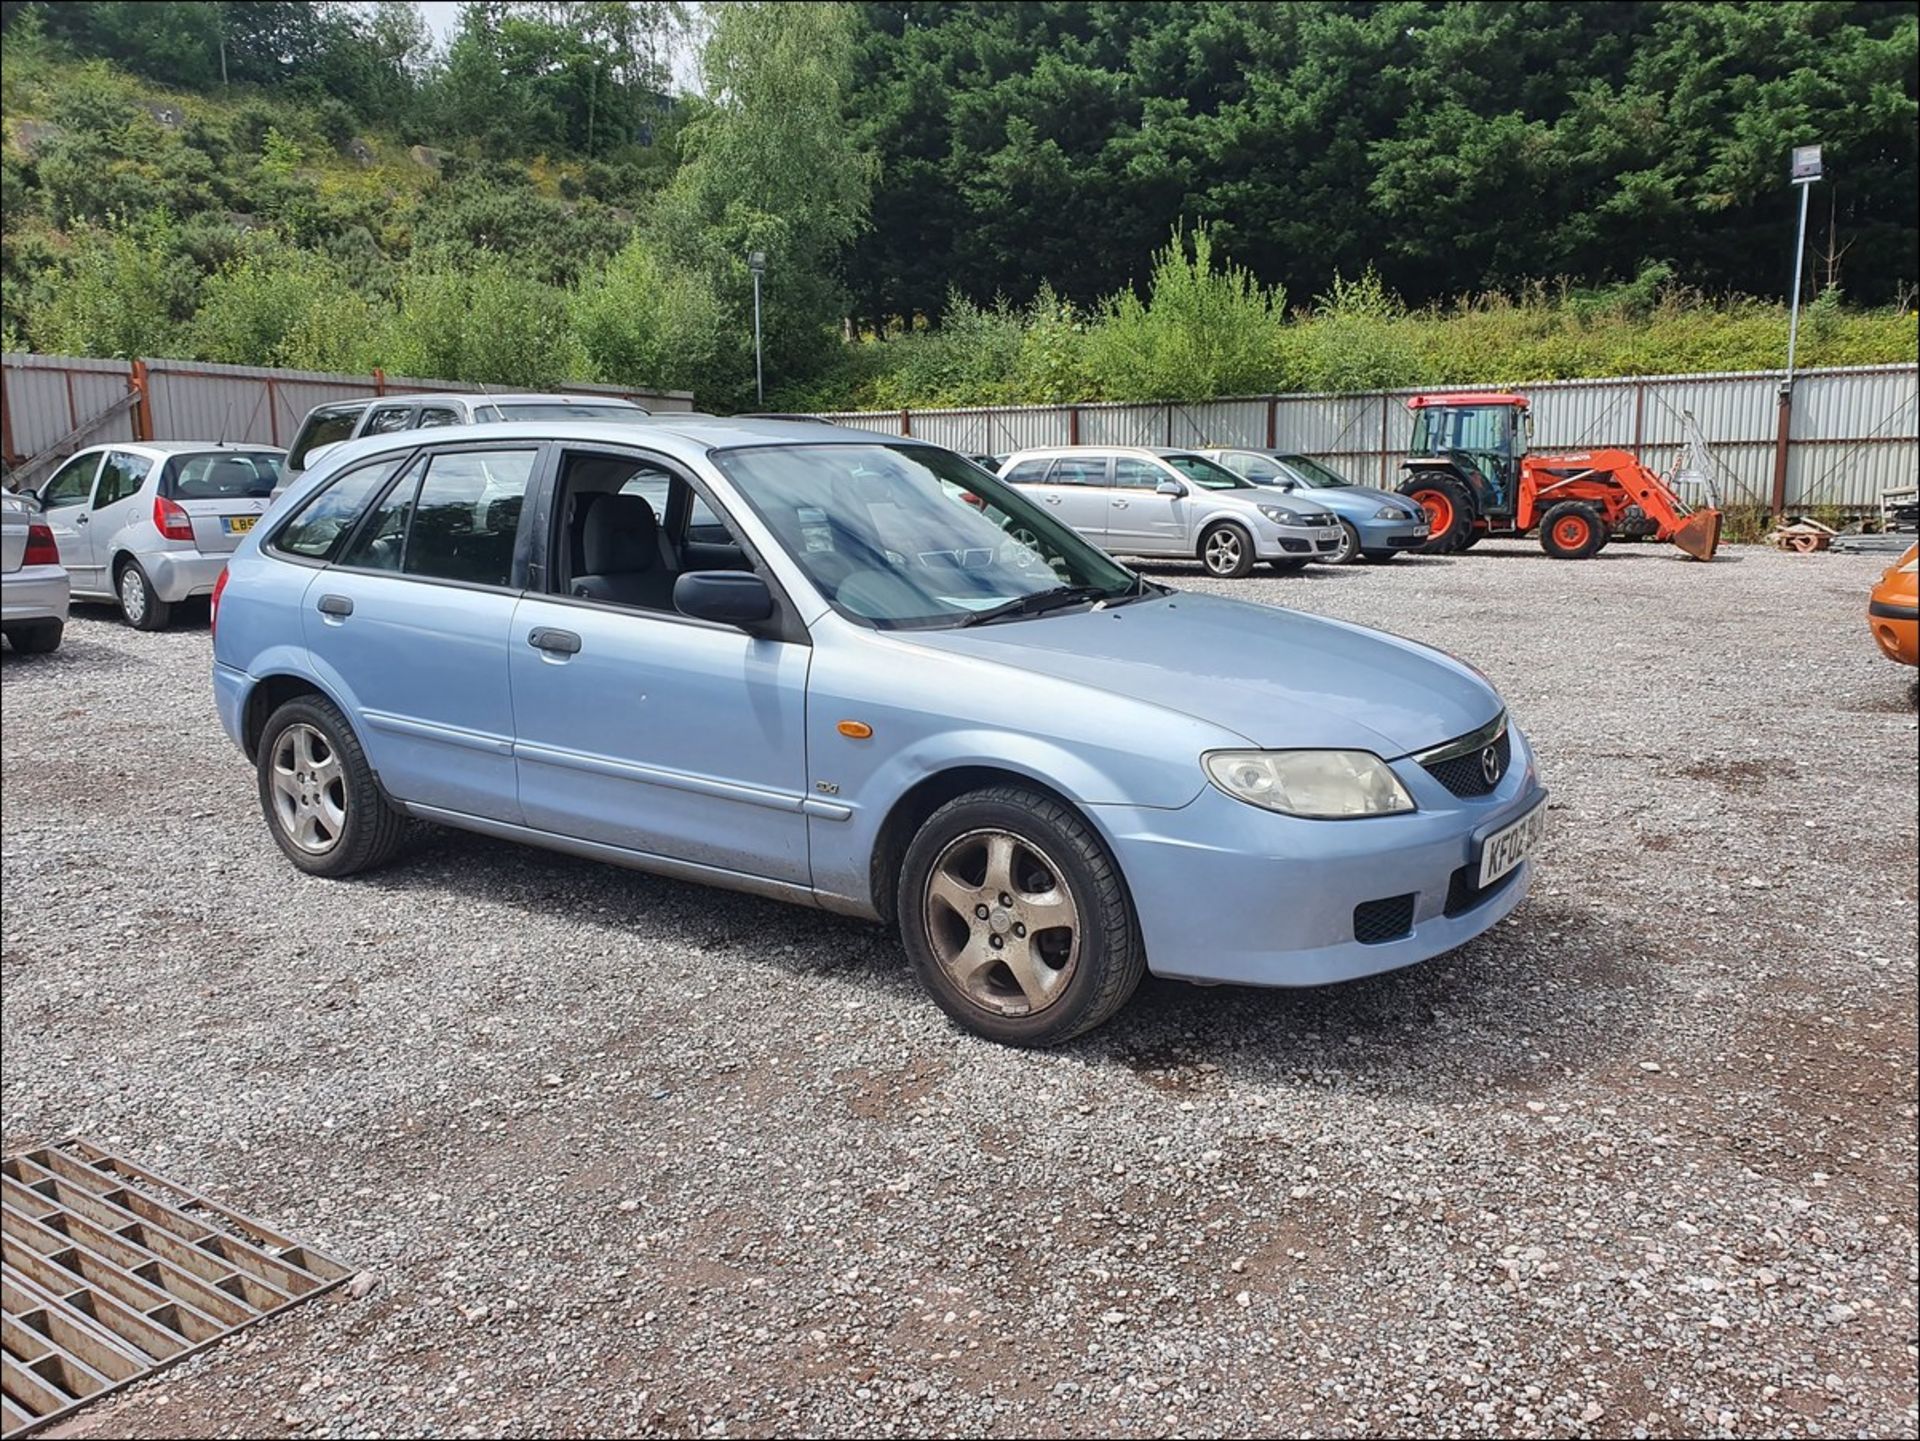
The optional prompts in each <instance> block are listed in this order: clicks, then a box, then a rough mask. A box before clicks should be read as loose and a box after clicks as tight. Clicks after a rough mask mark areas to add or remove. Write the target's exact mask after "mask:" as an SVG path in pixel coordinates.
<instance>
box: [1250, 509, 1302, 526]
mask: <svg viewBox="0 0 1920 1441" xmlns="http://www.w3.org/2000/svg"><path fill="white" fill-rule="evenodd" d="M1260 514H1262V515H1264V516H1265V517H1266V518H1267V519H1268V520H1270V521H1272V522H1273V523H1274V524H1275V525H1299V524H1301V520H1300V517H1299V515H1298V514H1296V513H1295V512H1294V511H1291V510H1283V509H1281V508H1280V507H1279V506H1277V505H1263V506H1261V507H1260Z"/></svg>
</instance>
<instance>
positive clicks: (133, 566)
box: [114, 560, 173, 630]
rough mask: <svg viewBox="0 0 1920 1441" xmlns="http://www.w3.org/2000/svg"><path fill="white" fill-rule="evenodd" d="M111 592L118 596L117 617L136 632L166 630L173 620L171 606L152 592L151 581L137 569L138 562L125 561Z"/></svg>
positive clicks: (138, 566) (144, 573)
mask: <svg viewBox="0 0 1920 1441" xmlns="http://www.w3.org/2000/svg"><path fill="white" fill-rule="evenodd" d="M114 589H115V590H116V591H117V592H119V595H120V614H121V615H123V616H125V617H126V618H127V624H128V625H130V626H132V627H133V628H134V629H135V630H165V629H166V628H167V622H168V621H169V620H171V619H172V618H173V607H172V606H171V605H169V604H167V602H165V601H164V600H162V599H160V597H159V596H157V595H155V594H154V593H153V582H152V581H150V580H148V579H147V573H146V572H145V571H144V570H142V569H140V562H139V561H137V560H128V561H124V562H122V564H121V566H120V576H119V579H118V580H117V581H116V582H115V584H114Z"/></svg>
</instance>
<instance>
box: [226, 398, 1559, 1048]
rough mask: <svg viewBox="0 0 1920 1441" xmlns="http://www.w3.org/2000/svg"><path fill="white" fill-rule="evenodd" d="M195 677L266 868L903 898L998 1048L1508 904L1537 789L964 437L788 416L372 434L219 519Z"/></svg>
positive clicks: (1453, 664)
mask: <svg viewBox="0 0 1920 1441" xmlns="http://www.w3.org/2000/svg"><path fill="white" fill-rule="evenodd" d="M214 619H215V634H214V667H213V682H214V692H215V695H216V698H217V700H218V703H219V709H220V715H221V719H222V722H223V723H224V725H225V727H226V729H227V732H228V733H229V734H230V735H231V736H232V737H233V739H234V740H235V741H236V742H237V743H238V744H239V745H240V746H241V747H243V748H244V750H245V751H246V753H247V755H248V757H249V758H251V759H252V761H253V762H254V765H255V767H256V769H257V772H258V781H259V795H260V804H261V809H262V810H263V811H264V813H265V816H266V822H267V826H268V828H269V830H270V831H271V832H272V834H273V837H274V839H275V841H276V842H278V844H279V846H280V848H281V850H282V851H284V852H285V854H286V856H287V858H288V859H289V860H290V861H291V862H292V863H293V864H294V865H295V866H296V867H298V868H299V869H300V870H302V871H304V872H307V873H309V874H311V875H318V876H345V875H350V874H353V873H355V872H358V871H363V870H367V869H369V868H370V867H373V866H377V865H379V864H381V863H382V862H384V861H386V860H388V859H389V858H391V857H392V856H393V855H394V853H395V851H396V849H397V847H398V845H399V842H400V840H401V837H402V834H403V831H404V829H405V827H406V825H407V822H408V821H409V819H417V820H426V821H433V822H438V823H441V824H444V825H449V826H457V827H460V828H463V829H466V830H471V831H478V832H481V833H482V834H486V835H491V836H498V837H501V838H504V839H508V840H515V841H524V842H528V843H530V844H534V845H541V846H548V847H552V848H554V849H557V850H562V851H567V852H570V853H572V854H575V855H579V856H586V857H591V858H593V859H596V860H602V861H610V862H613V863H615V864H619V865H626V866H633V867H637V868H640V869H642V870H647V871H653V872H657V873H660V874H664V875H669V876H674V877H680V878H684V879H686V880H690V881H700V882H705V883H708V884H711V885H719V886H729V887H733V888H736V889H740V890H746V891H752V892H756V893H758V894H762V895H768V896H775V897H779V898H781V899H784V900H790V901H795V902H798V903H800V904H803V905H810V906H820V907H825V908H826V909H829V910H833V911H839V912H843V913H845V914H848V915H854V916H861V917H866V918H868V919H870V920H882V921H888V922H892V923H895V924H897V925H898V926H899V929H900V936H901V941H902V943H903V945H904V948H905V950H906V953H907V955H908V957H909V959H910V960H911V962H912V964H913V966H914V968H915V970H916V971H917V972H918V974H919V976H920V978H921V980H922V981H923V982H924V983H925V985H926V987H927V989H928V990H929V991H930V992H931V993H932V994H933V996H934V999H935V1000H936V1001H938V1003H939V1004H940V1005H941V1006H942V1007H943V1008H945V1010H946V1011H947V1012H948V1013H949V1014H950V1015H951V1016H953V1017H954V1018H955V1019H956V1020H958V1021H959V1022H960V1023H961V1024H962V1025H964V1026H966V1027H968V1028H970V1029H972V1030H974V1031H976V1032H978V1033H980V1034H982V1035H985V1036H989V1037H992V1038H993V1039H995V1040H999V1041H1005V1042H1010V1043H1014V1044H1020V1045H1045V1044H1049V1043H1052V1042H1057V1041H1062V1040H1065V1039H1066V1038H1068V1037H1070V1036H1073V1035H1076V1034H1078V1033H1080V1032H1082V1031H1085V1030H1087V1029H1088V1028H1090V1027H1092V1026H1096V1025H1098V1024H1100V1023H1101V1022H1102V1021H1104V1020H1106V1019H1107V1018H1108V1017H1109V1016H1111V1015H1113V1013H1114V1012H1115V1011H1116V1010H1118V1009H1119V1008H1120V1007H1121V1006H1122V1005H1123V1004H1124V1003H1125V1002H1126V1000H1127V998H1128V996H1129V995H1130V994H1131V993H1132V992H1133V990H1134V988H1135V986H1136V985H1137V984H1138V983H1139V981H1140V978H1141V976H1142V974H1143V973H1144V972H1146V971H1148V970H1151V971H1153V972H1154V973H1155V974H1157V975H1164V976H1174V977H1182V978H1186V979H1189V980H1195V981H1209V982H1214V981H1225V982H1234V983H1239V984H1247V985H1269V986H1299V985H1317V984H1321V983H1324V982H1330V981H1340V980H1345V979H1348V978H1351V977H1355V976H1362V975H1367V974H1370V973H1373V972H1377V971H1385V970H1389V969H1392V968H1394V967H1397V966H1404V965H1408V964H1411V963H1413V962H1417V961H1421V960H1424V959H1426V958H1428V957H1430V956H1433V955H1436V954H1438V953H1440V952H1442V951H1445V950H1448V949H1449V948H1451V947H1454V946H1457V945H1459V944H1460V943H1461V942H1463V941H1465V940H1467V939H1468V938H1470V937H1472V936H1475V935H1477V934H1479V933H1480V932H1482V931H1484V930H1486V929H1487V927H1489V926H1491V925H1493V924H1494V923H1495V922H1496V921H1497V920H1499V919H1500V918H1501V917H1502V916H1504V915H1505V914H1506V913H1507V912H1508V911H1510V910H1512V909H1513V907H1514V906H1515V905H1516V904H1518V903H1519V901H1520V898H1521V896H1522V894H1523V893H1524V892H1525V890H1526V888H1527V884H1528V877H1529V872H1530V869H1531V863H1532V862H1531V857H1532V856H1533V854H1534V852H1535V849H1536V847H1537V846H1538V845H1539V843H1540V839H1541V832H1542V823H1543V821H1544V818H1545V816H1546V808H1545V799H1546V796H1545V792H1544V791H1543V790H1542V789H1541V787H1540V783H1539V780H1538V778H1537V776H1536V774H1535V770H1534V762H1533V755H1532V752H1531V751H1530V750H1529V748H1528V746H1527V743H1526V741H1525V739H1524V738H1523V737H1522V735H1521V734H1520V732H1519V731H1518V730H1517V729H1516V728H1514V727H1513V726H1512V725H1511V724H1510V723H1509V722H1508V718H1507V714H1506V711H1505V709H1504V708H1503V706H1502V705H1501V701H1500V697H1499V696H1498V695H1497V694H1495V692H1494V691H1493V689H1492V688H1491V687H1490V686H1489V685H1488V684H1487V682H1486V680H1485V679H1484V678H1483V677H1482V676H1481V675H1480V674H1479V673H1478V672H1477V671H1475V670H1473V669H1472V668H1471V667H1469V666H1466V665H1463V664H1462V663H1461V662H1459V661H1456V660H1454V659H1452V658H1450V657H1449V656H1446V655H1444V654H1442V653H1440V652H1438V651H1434V650H1431V649H1428V648H1427V647H1425V646H1420V645H1415V644H1413V643H1411V642H1408V641H1404V640H1399V639H1396V638H1395V637H1393V636H1389V635H1383V634H1380V633H1378V632H1375V631H1369V630H1364V629H1361V628H1360V627H1357V626H1352V625H1346V624H1343V623H1340V622H1337V621H1331V620H1323V619H1319V618H1316V617H1312V616H1307V615H1301V614H1297V613H1295V612H1292V611H1287V610H1280V609H1275V608H1272V607H1268V606H1262V605H1252V604H1247V603H1245V602H1241V601H1234V600H1226V599H1221V598H1218V597H1215V596H1209V595H1193V594H1185V593H1181V592H1178V591H1174V590H1169V589H1167V588H1166V587H1164V586H1161V585H1157V584H1155V583H1153V582H1152V581H1149V580H1147V579H1145V578H1144V577H1142V576H1139V575H1136V574H1134V573H1132V572H1131V571H1129V570H1127V569H1126V568H1125V567H1123V566H1121V565H1120V564H1118V563H1117V562H1115V561H1114V560H1112V559H1111V558H1109V557H1108V556H1106V555H1105V554H1103V553H1102V552H1101V551H1099V550H1097V549H1095V548H1094V547H1093V546H1092V545H1090V544H1089V543H1088V542H1086V541H1084V540H1082V539H1081V538H1080V537H1079V536H1077V535H1076V534H1075V533H1074V532H1073V531H1071V530H1069V529H1068V528H1067V527H1065V526H1064V525H1061V524H1060V523H1058V522H1057V521H1055V520H1054V519H1053V518H1052V517H1050V516H1049V515H1048V514H1047V513H1046V510H1045V507H1043V506H1040V505H1038V504H1036V503H1034V502H1033V501H1031V500H1030V499H1028V498H1027V497H1026V496H1024V495H1023V494H1022V493H1021V492H1020V491H1018V490H1017V489H1014V488H1013V487H1011V486H1007V485H1003V484H1002V483H1000V482H999V481H998V480H996V479H995V478H994V477H993V476H991V475H989V474H987V473H986V472H984V471H982V470H981V469H980V468H979V467H977V466H975V465H973V464H971V463H969V462H968V461H966V460H964V459H963V458H961V457H960V456H958V455H955V454H952V453H951V452H949V451H945V450H941V449H939V448H937V447H934V446H930V445H923V444H918V443H915V442H913V441H911V440H902V439H899V438H897V437H890V436H883V435H877V434H870V433H866V432H862V431H855V430H843V429H838V428H829V427H824V426H820V425H807V424H797V423H791V422H780V421H748V420H717V419H712V418H698V419H676V418H673V417H659V418H656V419H654V420H652V421H649V422H646V423H645V424H624V425H616V424H608V423H594V422H587V421H582V422H562V421H553V422H543V423H538V424H532V423H529V424H505V425H488V426H484V427H467V428H449V429H443V430H433V431H419V432H413V433H411V434H405V433H402V434H392V435H382V436H378V437H370V438H367V439H363V440H358V441H353V442H350V443H347V444H344V445H342V446H340V447H338V448H337V449H335V450H333V451H331V452H329V454H328V455H327V456H326V457H325V458H324V460H323V461H321V462H320V463H319V464H317V465H316V466H315V467H314V468H313V469H312V470H311V471H309V472H308V473H307V474H306V475H305V476H303V477H302V478H301V480H300V481H299V482H298V483H297V484H296V485H295V486H294V487H293V488H292V489H290V490H289V491H288V492H287V493H286V494H285V495H284V496H282V497H281V498H280V499H279V500H278V501H277V502H276V503H275V505H274V507H273V509H272V510H271V512H270V513H269V514H268V515H267V517H266V518H265V520H264V521H263V522H262V523H261V524H260V525H259V526H257V527H256V528H255V530H254V532H253V533H252V534H251V535H250V536H249V537H248V538H247V539H246V540H245V541H244V542H243V543H242V544H241V546H240V548H239V550H238V551H237V552H236V553H235V555H234V557H233V559H232V561H231V562H230V563H229V565H228V567H227V570H226V572H225V574H224V576H223V578H222V580H221V584H220V589H219V591H218V592H217V593H216V598H215V610H214Z"/></svg>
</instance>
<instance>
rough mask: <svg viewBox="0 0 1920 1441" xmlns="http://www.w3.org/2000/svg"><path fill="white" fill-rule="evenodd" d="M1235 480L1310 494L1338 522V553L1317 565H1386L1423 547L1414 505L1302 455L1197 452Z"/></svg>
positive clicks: (1422, 517) (1421, 516)
mask: <svg viewBox="0 0 1920 1441" xmlns="http://www.w3.org/2000/svg"><path fill="white" fill-rule="evenodd" d="M1202 454H1204V455H1207V456H1209V457H1211V458H1212V459H1214V460H1216V461H1218V462H1219V463H1220V464H1221V465H1224V466H1225V467H1226V468H1227V469H1228V470H1230V471H1232V472H1233V473H1234V474H1235V475H1238V476H1242V477H1244V478H1245V479H1247V480H1250V481H1252V482H1253V483H1254V484H1255V485H1271V486H1276V487H1278V488H1279V489H1281V490H1301V491H1310V492H1312V496H1313V499H1314V500H1315V501H1316V502H1317V503H1318V504H1320V505H1324V506H1325V507H1326V508H1327V509H1328V510H1330V511H1332V512H1333V513H1334V514H1335V515H1337V516H1339V517H1340V528H1341V535H1342V539H1341V542H1340V549H1339V550H1338V551H1337V552H1335V553H1334V554H1332V555H1323V556H1320V557H1319V558H1318V559H1319V560H1320V563H1321V564H1322V565H1352V564H1353V563H1354V562H1355V561H1358V560H1361V559H1366V560H1375V561H1378V560H1392V559H1393V558H1394V557H1395V556H1396V555H1398V554H1400V552H1401V551H1403V550H1418V549H1419V548H1420V547H1421V546H1423V545H1425V544H1426V543H1427V531H1428V526H1427V513H1426V511H1424V510H1422V509H1421V508H1420V506H1419V505H1418V503H1416V502H1415V501H1412V500H1409V499H1408V498H1407V497H1406V496H1404V495H1400V494H1398V493H1397V492H1395V491H1391V490H1376V489H1375V488H1374V487H1372V486H1370V485H1355V484H1354V483H1353V482H1352V481H1350V480H1348V479H1347V478H1346V477H1345V476H1344V475H1342V474H1340V472H1339V471H1337V470H1330V469H1328V468H1327V467H1326V466H1324V465H1322V464H1321V463H1320V462H1319V461H1317V460H1315V459H1314V458H1313V457H1312V456H1308V455H1294V454H1290V453H1289V452H1287V451H1281V450H1233V449H1214V450H1207V451H1203V452H1202Z"/></svg>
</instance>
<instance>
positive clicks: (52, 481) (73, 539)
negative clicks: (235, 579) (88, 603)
mask: <svg viewBox="0 0 1920 1441" xmlns="http://www.w3.org/2000/svg"><path fill="white" fill-rule="evenodd" d="M284 454H285V452H284V451H281V450H277V449H275V448H273V447H272V446H265V445H213V444H208V443H207V442H204V441H189V440H158V441H139V442H135V441H127V442H125V443H121V444H115V445H95V446H89V447H88V448H87V449H85V450H83V451H80V452H79V453H78V454H76V455H75V456H73V458H72V459H70V460H68V461H67V462H66V464H64V465H62V466H61V467H60V468H59V469H58V470H56V471H54V473H53V474H52V475H51V476H49V477H48V478H47V480H46V482H45V483H44V484H42V485H41V486H40V487H39V488H38V489H37V490H34V491H31V492H27V494H30V495H31V496H32V497H33V501H34V503H35V504H37V505H38V506H39V508H40V510H41V511H42V512H43V515H44V518H45V521H46V524H47V527H48V528H49V529H50V530H51V531H52V532H53V539H54V543H55V544H56V545H57V546H58V547H59V549H60V558H61V560H62V561H63V562H65V564H66V567H67V570H68V572H69V573H70V574H71V575H72V577H73V595H74V598H75V599H76V600H113V601H118V602H119V603H120V611H121V614H122V615H124V616H125V617H126V618H127V624H129V625H131V626H136V627H138V628H139V629H141V630H160V629H162V628H163V627H165V625H166V624H167V621H168V620H169V619H170V618H171V616H172V612H173V607H174V606H175V605H177V604H178V603H179V602H181V601H183V600H186V599H188V598H190V597H193V596H203V595H212V594H213V583H214V581H216V580H218V579H219V577H220V570H221V568H222V567H223V566H225V565H226V563H227V557H228V556H229V555H230V554H231V553H232V552H233V548H234V547H235V546H237V545H238V544H240V539H241V537H242V536H244V535H246V533H247V532H248V531H250V530H252V529H253V527H254V524H255V523H256V522H257V521H258V520H259V519H260V517H261V516H262V515H263V514H265V512H266V509H267V504H268V500H269V497H270V496H271V495H272V494H273V490H274V487H275V486H276V485H278V484H279V482H280V461H281V457H282V456H283V455H284Z"/></svg>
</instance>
